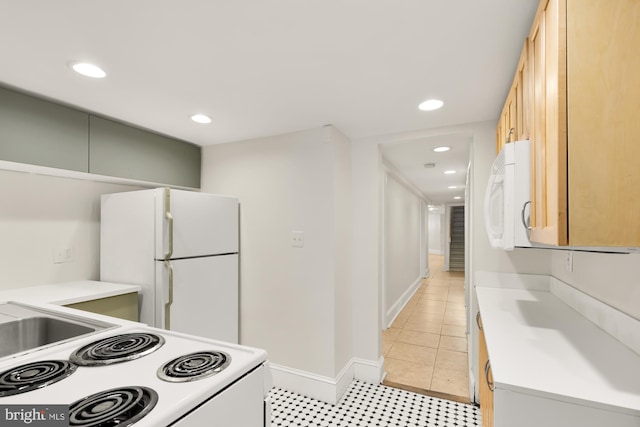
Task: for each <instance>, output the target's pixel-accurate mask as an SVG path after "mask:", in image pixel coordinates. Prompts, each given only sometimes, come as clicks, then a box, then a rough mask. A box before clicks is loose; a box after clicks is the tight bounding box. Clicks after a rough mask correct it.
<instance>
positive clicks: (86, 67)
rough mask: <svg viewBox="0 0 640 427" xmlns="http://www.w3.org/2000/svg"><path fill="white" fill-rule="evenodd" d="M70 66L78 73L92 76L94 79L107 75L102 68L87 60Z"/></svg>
mask: <svg viewBox="0 0 640 427" xmlns="http://www.w3.org/2000/svg"><path fill="white" fill-rule="evenodd" d="M71 68H73V71H75V72H76V73H78V74H82V75H83V76H87V77H92V78H94V79H101V78H103V77H105V76H106V75H107V73H105V72H104V70H103V69H102V68H100V67H98V66H97V65H93V64H89V63H88V62H76V63H74V64H73V65H72V66H71Z"/></svg>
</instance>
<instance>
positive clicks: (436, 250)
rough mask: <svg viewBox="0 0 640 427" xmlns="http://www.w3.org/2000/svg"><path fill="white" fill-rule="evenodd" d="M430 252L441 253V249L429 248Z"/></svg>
mask: <svg viewBox="0 0 640 427" xmlns="http://www.w3.org/2000/svg"><path fill="white" fill-rule="evenodd" d="M429 253H430V254H436V255H442V250H441V249H429Z"/></svg>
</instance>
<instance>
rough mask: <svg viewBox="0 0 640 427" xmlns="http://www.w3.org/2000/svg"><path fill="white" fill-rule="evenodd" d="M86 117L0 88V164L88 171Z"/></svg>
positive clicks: (87, 119) (59, 106) (87, 117)
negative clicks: (6, 162) (0, 161)
mask: <svg viewBox="0 0 640 427" xmlns="http://www.w3.org/2000/svg"><path fill="white" fill-rule="evenodd" d="M88 126H89V115H88V114H86V113H83V112H80V111H76V110H72V109H70V108H67V107H63V106H62V105H57V104H54V103H52V102H49V101H45V100H42V99H38V98H33V97H31V96H28V95H24V94H22V93H19V92H14V91H11V90H7V89H4V88H0V160H8V161H11V162H18V163H27V164H31V165H38V166H48V167H52V168H58V169H68V170H74V171H80V172H87V171H88V169H87V168H88V162H87V158H88V149H89V147H88Z"/></svg>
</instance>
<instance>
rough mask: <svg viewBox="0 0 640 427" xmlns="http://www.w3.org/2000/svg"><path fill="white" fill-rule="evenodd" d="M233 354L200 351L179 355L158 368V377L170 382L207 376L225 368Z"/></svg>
mask: <svg viewBox="0 0 640 427" xmlns="http://www.w3.org/2000/svg"><path fill="white" fill-rule="evenodd" d="M230 363H231V356H229V355H228V354H227V353H224V352H222V351H199V352H196V353H189V354H185V355H184V356H180V357H177V358H175V359H173V360H171V361H169V362H167V363H165V364H164V365H162V366H161V367H160V369H158V377H159V378H160V379H162V380H164V381H169V382H185V381H194V380H199V379H202V378H207V377H210V376H212V375H215V374H217V373H219V372H221V371H222V370H223V369H225V368H226V367H227V366H229V364H230Z"/></svg>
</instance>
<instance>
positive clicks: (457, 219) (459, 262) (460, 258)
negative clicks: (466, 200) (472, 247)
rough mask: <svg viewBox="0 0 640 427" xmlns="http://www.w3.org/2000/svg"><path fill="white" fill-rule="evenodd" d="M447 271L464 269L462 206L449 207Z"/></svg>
mask: <svg viewBox="0 0 640 427" xmlns="http://www.w3.org/2000/svg"><path fill="white" fill-rule="evenodd" d="M449 271H464V206H453V207H452V208H451V244H450V246H449Z"/></svg>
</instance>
